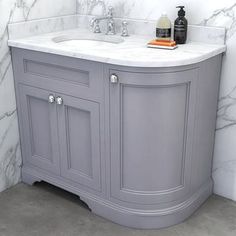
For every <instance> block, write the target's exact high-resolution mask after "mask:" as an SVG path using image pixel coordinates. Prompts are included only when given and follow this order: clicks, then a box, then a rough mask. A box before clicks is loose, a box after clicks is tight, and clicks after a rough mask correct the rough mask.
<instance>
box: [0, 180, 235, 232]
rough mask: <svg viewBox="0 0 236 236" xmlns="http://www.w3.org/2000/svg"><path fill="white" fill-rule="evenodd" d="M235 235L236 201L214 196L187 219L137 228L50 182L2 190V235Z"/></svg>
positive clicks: (0, 217) (0, 209)
mask: <svg viewBox="0 0 236 236" xmlns="http://www.w3.org/2000/svg"><path fill="white" fill-rule="evenodd" d="M116 235H117V236H235V235H236V202H232V201H229V200H226V199H224V198H221V197H218V196H212V197H211V198H210V199H209V200H208V201H207V202H206V203H205V204H204V205H203V206H202V207H201V208H200V209H199V210H198V211H197V212H196V213H195V214H194V215H193V216H192V217H191V218H190V219H188V220H187V221H186V222H184V223H182V224H179V225H176V226H173V227H170V228H167V229H162V230H134V229H129V228H126V227H122V226H119V225H116V224H113V223H111V222H109V221H107V220H105V219H103V218H100V217H98V216H95V215H94V214H92V213H91V212H90V211H89V210H88V209H87V207H86V205H85V204H83V203H82V202H81V201H79V198H78V197H77V196H75V195H73V194H70V193H68V192H66V191H63V190H61V189H58V188H56V187H53V186H51V185H49V184H46V183H39V184H36V185H34V186H27V185H25V184H18V185H17V186H15V187H13V188H11V189H9V190H7V191H5V192H3V193H1V194H0V236H116Z"/></svg>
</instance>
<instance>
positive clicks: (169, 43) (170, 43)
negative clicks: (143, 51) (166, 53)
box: [148, 39, 176, 47]
mask: <svg viewBox="0 0 236 236" xmlns="http://www.w3.org/2000/svg"><path fill="white" fill-rule="evenodd" d="M148 45H156V46H165V47H174V46H176V42H175V41H173V40H169V41H164V40H157V39H154V40H152V41H150V42H149V43H148Z"/></svg>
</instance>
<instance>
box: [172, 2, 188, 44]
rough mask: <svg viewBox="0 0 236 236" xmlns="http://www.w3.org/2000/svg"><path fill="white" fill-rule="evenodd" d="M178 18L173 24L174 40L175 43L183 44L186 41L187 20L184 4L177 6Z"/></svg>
mask: <svg viewBox="0 0 236 236" xmlns="http://www.w3.org/2000/svg"><path fill="white" fill-rule="evenodd" d="M176 8H179V9H180V10H179V11H178V18H177V19H176V20H175V24H174V40H175V41H176V43H177V44H185V43H186V41H187V31H188V21H187V19H186V18H185V11H184V6H178V7H176Z"/></svg>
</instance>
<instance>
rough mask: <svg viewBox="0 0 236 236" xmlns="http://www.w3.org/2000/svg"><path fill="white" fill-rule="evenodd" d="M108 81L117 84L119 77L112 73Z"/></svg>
mask: <svg viewBox="0 0 236 236" xmlns="http://www.w3.org/2000/svg"><path fill="white" fill-rule="evenodd" d="M110 81H111V83H112V84H117V83H118V82H119V77H118V76H117V75H116V74H112V75H111V77H110Z"/></svg>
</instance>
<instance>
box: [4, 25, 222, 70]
mask: <svg viewBox="0 0 236 236" xmlns="http://www.w3.org/2000/svg"><path fill="white" fill-rule="evenodd" d="M68 39H69V40H68ZM75 39H81V40H75ZM86 39H98V40H105V41H108V42H102V41H93V40H86ZM151 39H152V38H150V36H141V35H131V36H130V37H126V38H122V37H120V36H119V35H116V36H105V35H102V34H99V35H96V34H93V33H91V32H90V31H88V30H86V29H73V30H67V31H61V32H54V33H49V34H42V35H37V36H33V37H27V38H22V39H14V40H13V39H12V40H9V41H8V45H9V46H11V47H16V48H21V49H28V50H33V51H39V52H45V53H51V54H56V55H63V56H69V57H74V58H80V59H85V60H92V61H97V62H103V63H109V64H114V65H121V66H133V67H173V66H184V65H190V64H194V63H198V62H201V61H204V60H206V59H209V58H211V57H213V56H216V55H218V54H220V53H223V52H225V51H226V46H225V45H217V44H206V43H200V42H188V43H187V44H185V45H179V47H178V48H177V49H175V50H164V49H152V48H147V47H146V44H147V42H149V41H150V40H151ZM122 41H123V42H122ZM111 42H113V43H111Z"/></svg>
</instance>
